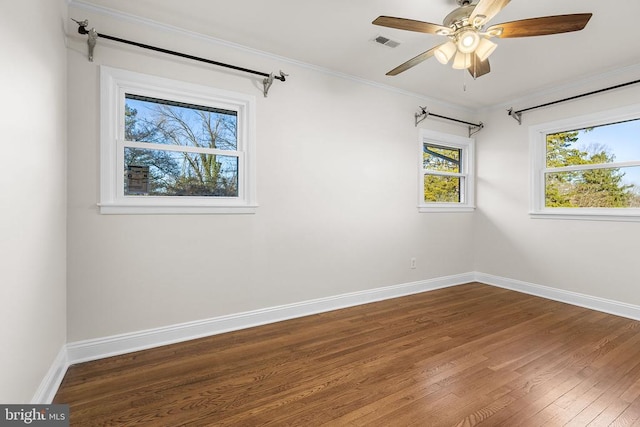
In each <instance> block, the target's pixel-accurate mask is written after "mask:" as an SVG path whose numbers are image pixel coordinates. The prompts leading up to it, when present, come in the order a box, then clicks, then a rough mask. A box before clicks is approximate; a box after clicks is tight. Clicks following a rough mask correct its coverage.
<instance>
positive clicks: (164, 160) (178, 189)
mask: <svg viewBox="0 0 640 427" xmlns="http://www.w3.org/2000/svg"><path fill="white" fill-rule="evenodd" d="M124 164H125V166H124V194H125V196H140V195H143V196H217V197H237V196H238V158H237V157H235V156H220V155H218V156H216V155H213V154H204V153H181V152H175V151H164V150H148V149H139V148H129V147H126V148H125V149H124Z"/></svg>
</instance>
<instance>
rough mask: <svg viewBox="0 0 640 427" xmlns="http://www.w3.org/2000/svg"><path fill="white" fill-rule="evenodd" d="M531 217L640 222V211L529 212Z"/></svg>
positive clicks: (563, 210) (571, 210)
mask: <svg viewBox="0 0 640 427" xmlns="http://www.w3.org/2000/svg"><path fill="white" fill-rule="evenodd" d="M576 209H580V208H576ZM529 216H530V217H531V218H532V219H563V220H582V221H623V222H640V209H632V210H631V211H625V212H611V211H610V210H598V209H588V210H585V211H582V212H576V210H575V209H561V210H557V211H556V210H545V211H538V212H529Z"/></svg>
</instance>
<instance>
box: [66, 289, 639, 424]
mask: <svg viewBox="0 0 640 427" xmlns="http://www.w3.org/2000/svg"><path fill="white" fill-rule="evenodd" d="M55 402H57V403H68V404H69V405H70V412H71V424H72V425H78V426H91V425H152V426H153V425H167V426H180V425H216V426H226V425H229V426H270V425H273V426H281V425H296V426H299V425H304V426H316V425H325V426H409V425H419V426H424V425H428V426H473V425H488V426H498V425H503V426H509V427H512V426H517V425H522V426H533V425H550V426H554V425H565V424H566V425H573V426H579V425H588V424H589V423H592V424H593V425H609V424H611V425H633V424H637V423H640V322H636V321H633V320H629V319H625V318H621V317H617V316H612V315H608V314H604V313H600V312H595V311H591V310H587V309H584V308H580V307H575V306H571V305H567V304H563V303H559V302H555V301H549V300H545V299H542V298H538V297H534V296H530V295H525V294H521V293H517V292H513V291H509V290H506V289H500V288H495V287H491V286H487V285H481V284H478V283H471V284H468V285H463V286H457V287H453V288H447V289H441V290H436V291H432V292H427V293H423V294H417V295H411V296H407V297H403V298H397V299H393V300H387V301H381V302H378V303H372V304H366V305H362V306H357V307H352V308H348V309H344V310H336V311H332V312H328V313H322V314H318V315H315V316H308V317H304V318H299V319H293V320H290V321H286V322H279V323H275V324H270V325H265V326H261V327H257V328H251V329H246V330H241V331H236V332H231V333H227V334H221V335H217V336H213V337H207V338H202V339H198V340H193V341H188V342H184V343H178V344H173V345H169V346H165V347H160V348H156V349H151V350H146V351H141V352H136V353H132V354H127V355H123V356H117V357H111V358H107V359H103V360H98V361H94V362H88V363H84V364H80V365H76V366H72V367H71V368H70V369H69V371H68V372H67V374H66V376H65V378H64V381H63V383H62V385H61V387H60V389H59V391H58V394H57V395H56V398H55Z"/></svg>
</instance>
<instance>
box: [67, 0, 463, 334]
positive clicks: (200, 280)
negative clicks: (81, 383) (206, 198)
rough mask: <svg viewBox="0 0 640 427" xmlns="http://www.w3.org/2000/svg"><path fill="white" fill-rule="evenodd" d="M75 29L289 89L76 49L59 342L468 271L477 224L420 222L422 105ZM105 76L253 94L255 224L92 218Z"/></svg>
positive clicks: (113, 24)
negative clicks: (103, 69) (117, 71)
mask: <svg viewBox="0 0 640 427" xmlns="http://www.w3.org/2000/svg"><path fill="white" fill-rule="evenodd" d="M70 16H73V17H79V18H85V17H88V18H89V20H90V23H91V26H95V27H96V28H97V29H98V30H99V31H100V32H103V33H105V34H110V35H117V36H120V37H124V38H131V39H133V40H138V41H142V42H146V43H150V44H155V45H158V46H162V47H167V48H173V49H177V50H185V49H186V50H188V52H189V53H192V54H195V55H200V56H203V57H206V58H211V59H215V60H218V61H222V62H227V63H231V64H235V65H240V66H246V67H249V68H254V69H258V70H265V71H276V72H277V71H278V70H280V69H282V70H284V71H285V72H286V73H289V74H290V77H289V78H288V79H287V81H286V82H285V83H282V82H278V81H276V82H274V84H273V86H272V88H271V91H270V93H269V97H268V98H263V97H262V94H261V89H262V88H261V83H260V78H254V77H252V76H249V75H246V74H242V73H240V74H239V73H236V72H231V71H229V70H225V69H221V68H216V67H213V66H205V65H202V64H197V63H193V62H190V61H176V60H175V59H171V58H167V57H165V56H161V55H156V54H149V53H147V52H145V51H141V50H139V49H137V48H129V47H124V48H123V47H122V45H116V44H113V43H109V42H107V41H104V40H102V41H100V40H99V43H98V48H97V50H96V55H95V62H94V63H90V62H88V61H87V59H86V47H85V39H84V38H78V39H77V40H72V41H71V45H72V46H71V50H70V51H69V56H68V58H69V63H68V68H69V85H70V86H69V115H70V117H71V118H72V119H71V121H70V128H69V207H68V208H69V212H68V215H69V241H68V248H69V249H68V256H69V272H68V277H69V279H68V280H69V282H68V295H69V299H68V321H69V341H72V342H73V341H79V340H83V339H89V338H95V337H104V336H109V335H113V334H118V333H124V332H132V331H137V330H143V329H147V328H153V327H161V326H165V325H171V324H175V323H181V322H186V321H191V320H199V319H206V318H211V317H215V316H220V315H225V314H231V313H238V312H243V311H248V310H254V309H259V308H265V307H272V306H277V305H281V304H287V303H294V302H300V301H305V300H310V299H315V298H321V297H327V296H333V295H339V294H343V293H348V292H355V291H360V290H367V289H373V288H376V287H381V286H389V285H397V284H403V283H409V282H413V281H417V280H423V279H429V278H436V277H442V276H447V275H453V274H459V273H466V272H469V271H471V270H472V267H473V247H472V224H473V214H454V215H451V214H442V215H440V214H419V213H418V212H417V200H418V194H417V179H418V176H417V175H418V174H417V170H416V169H417V161H418V157H417V156H418V146H417V139H418V129H417V128H415V127H414V117H413V114H414V112H415V111H416V109H417V107H418V105H425V100H424V99H419V98H414V97H411V96H408V95H403V94H398V93H395V92H390V91H388V90H385V89H381V88H378V87H373V86H369V85H365V84H362V83H358V82H354V81H352V80H347V79H344V78H341V77H337V76H333V75H329V74H326V73H323V72H318V71H316V70H313V69H310V68H308V67H302V66H298V65H296V64H292V63H287V62H282V61H279V60H277V59H274V58H269V57H265V56H263V55H258V54H253V53H250V52H244V51H241V50H237V49H231V48H229V47H226V46H223V45H216V44H212V43H210V42H206V41H203V40H199V39H194V38H189V37H186V36H182V35H180V34H171V33H167V32H163V31H159V30H157V29H154V28H150V27H146V28H142V27H141V28H136V26H135V25H134V24H132V23H130V22H126V21H121V22H118V21H116V20H114V19H112V18H111V17H107V16H100V15H99V14H92V13H91V12H90V11H86V10H82V11H73V9H72V10H71V12H70ZM143 27H144V26H143ZM100 64H105V65H108V66H111V67H116V68H124V69H128V70H132V71H137V72H143V73H148V74H153V75H159V76H162V77H169V78H174V79H181V80H185V81H189V82H195V83H199V84H207V85H211V86H214V87H217V88H222V89H226V90H234V91H238V92H243V93H247V94H251V95H255V96H256V98H257V157H258V158H257V161H258V179H257V183H258V184H257V191H258V201H259V204H260V207H259V209H258V213H257V214H255V215H245V216H242V215H240V216H238V215H161V216H147V215H137V216H136V215H133V216H131V215H100V214H99V213H98V210H97V207H96V202H97V200H98V184H99V182H98V168H97V165H98V160H99V157H98V153H99V152H98V147H99V141H98V135H99V111H98V104H99V100H98V91H99V80H98V78H99V65H100ZM431 105H432V104H430V106H431ZM438 112H440V113H441V114H452V115H454V117H461V118H464V119H471V117H469V113H468V112H465V111H451V110H448V109H447V108H446V107H445V106H443V107H442V108H441V109H438ZM425 125H426V126H430V127H431V128H433V129H437V130H441V131H447V132H450V133H458V134H461V135H463V134H465V132H466V128H464V127H460V126H457V125H451V124H449V123H446V122H438V121H437V120H429V121H427V122H425ZM411 257H415V258H417V265H418V267H417V268H416V269H415V270H411V269H410V268H409V260H410V258H411Z"/></svg>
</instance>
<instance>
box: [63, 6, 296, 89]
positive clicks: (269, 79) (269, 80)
mask: <svg viewBox="0 0 640 427" xmlns="http://www.w3.org/2000/svg"><path fill="white" fill-rule="evenodd" d="M71 20H72V21H73V22H75V23H76V24H78V33H80V34H82V35H88V36H89V38H88V40H87V44H88V46H89V62H93V51H94V49H95V46H96V41H97V40H98V37H102V38H104V39H107V40H112V41H116V42H119V43H124V44H129V45H132V46H137V47H141V48H144V49H149V50H153V51H155V52H161V53H166V54H168V55H173V56H178V57H180V58H186V59H191V60H194V61H199V62H204V63H207V64H212V65H217V66H219V67H225V68H231V69H232V70H237V71H242V72H244V73H249V74H256V75H259V76H263V77H265V78H264V79H263V80H262V84H263V86H264V89H263V94H264V96H265V98H266V96H267V93H268V92H269V88H270V87H271V85H272V84H273V80H274V79H276V80H280V81H281V82H284V81H285V80H286V77H287V76H288V74H285V73H283V72H282V71H280V74H279V75H274V73H270V74H267V73H263V72H261V71H256V70H251V69H249V68H243V67H238V66H235V65H230V64H225V63H223V62H218V61H213V60H211V59H206V58H200V57H198V56H193V55H189V54H186V53H182V52H176V51H173V50H169V49H164V48H161V47H157V46H151V45H148V44H144V43H139V42H134V41H131V40H126V39H121V38H119V37H114V36H109V35H107V34H100V33H98V32H97V31H96V29H95V28H92V29H90V30H87V26H88V25H89V20H88V19H85V20H83V21H78V20H76V19H73V18H71Z"/></svg>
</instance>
